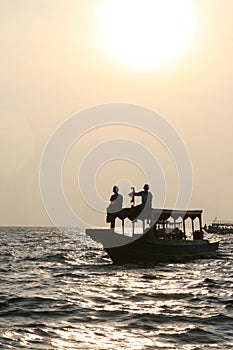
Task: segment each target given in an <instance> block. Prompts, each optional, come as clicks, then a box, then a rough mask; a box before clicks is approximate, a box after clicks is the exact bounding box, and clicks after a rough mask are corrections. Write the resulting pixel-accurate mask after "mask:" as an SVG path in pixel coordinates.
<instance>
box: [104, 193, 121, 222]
mask: <svg viewBox="0 0 233 350" xmlns="http://www.w3.org/2000/svg"><path fill="white" fill-rule="evenodd" d="M112 190H113V195H111V197H110V202H111V203H110V204H109V206H108V208H107V222H110V223H111V228H114V227H115V220H116V217H117V213H119V211H121V209H122V203H123V197H122V195H121V194H120V193H119V188H118V187H117V186H114V187H113V189H112Z"/></svg>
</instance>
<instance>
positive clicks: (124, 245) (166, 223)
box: [86, 207, 219, 265]
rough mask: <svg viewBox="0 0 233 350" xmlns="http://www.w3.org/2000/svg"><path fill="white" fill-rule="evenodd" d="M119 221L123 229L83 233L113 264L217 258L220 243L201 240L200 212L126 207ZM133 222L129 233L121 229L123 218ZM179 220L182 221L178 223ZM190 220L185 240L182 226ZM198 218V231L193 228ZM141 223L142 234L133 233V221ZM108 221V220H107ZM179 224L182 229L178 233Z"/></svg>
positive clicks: (95, 230)
mask: <svg viewBox="0 0 233 350" xmlns="http://www.w3.org/2000/svg"><path fill="white" fill-rule="evenodd" d="M114 215H115V217H118V218H120V220H121V221H122V230H121V232H120V233H117V232H116V231H115V230H114V229H102V228H100V229H87V230H86V234H87V235H88V236H90V237H91V238H92V239H93V240H95V241H97V242H101V243H102V245H103V248H104V250H105V251H106V252H107V253H108V255H109V256H110V258H111V259H112V261H113V262H114V263H115V264H120V265H121V264H148V263H149V264H151V263H152V264H153V263H161V262H182V261H188V260H193V259H205V258H216V256H217V252H218V246H219V242H212V243H211V242H209V241H208V240H206V239H203V231H202V218H201V216H202V210H188V211H182V210H169V209H148V210H146V212H145V211H144V210H142V207H133V208H125V209H122V210H121V211H120V212H118V213H115V214H114ZM126 218H127V219H130V221H131V222H132V227H131V232H130V234H126V232H125V229H124V221H125V219H126ZM179 218H181V221H178V220H179ZM187 219H191V223H192V239H187V237H186V230H185V224H186V220H187ZM195 219H198V222H199V229H198V230H195V229H194V226H195V225H194V221H195ZM138 220H141V221H142V226H143V227H142V229H143V231H142V234H137V233H136V232H135V222H136V221H138ZM108 221H109V220H108ZM147 222H148V223H149V226H147ZM181 223H182V230H181Z"/></svg>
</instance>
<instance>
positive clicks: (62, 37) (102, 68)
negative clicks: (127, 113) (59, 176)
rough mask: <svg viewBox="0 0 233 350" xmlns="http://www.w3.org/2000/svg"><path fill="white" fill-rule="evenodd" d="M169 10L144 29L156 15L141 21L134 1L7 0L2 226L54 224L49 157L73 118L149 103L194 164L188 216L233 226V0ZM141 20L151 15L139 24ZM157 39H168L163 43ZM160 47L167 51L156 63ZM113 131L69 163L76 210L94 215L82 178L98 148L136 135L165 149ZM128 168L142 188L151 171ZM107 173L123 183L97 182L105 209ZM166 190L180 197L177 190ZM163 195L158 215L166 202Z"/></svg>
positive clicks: (204, 0) (2, 6) (1, 86)
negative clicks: (43, 185) (53, 140)
mask: <svg viewBox="0 0 233 350" xmlns="http://www.w3.org/2000/svg"><path fill="white" fill-rule="evenodd" d="M163 2H164V1H162V0H161V1H155V2H154V3H155V5H153V6H154V8H153V10H154V11H155V19H156V18H157V20H156V21H157V22H156V21H155V22H156V23H158V18H160V20H161V16H160V17H156V11H157V10H158V12H159V11H160V10H161V11H162V16H163V17H162V19H163V21H162V22H159V26H157V27H153V26H148V28H146V30H147V31H146V30H145V27H146V25H147V24H146V23H147V21H146V20H145V18H146V16H149V13H150V18H149V19H148V21H149V20H150V21H152V22H153V18H152V17H153V16H152V17H151V13H152V14H153V11H152V10H151V11H149V12H147V14H143V11H144V8H143V7H141V10H140V7H139V10H138V7H137V6H136V5H135V12H134V5H133V4H134V3H135V4H136V3H137V2H136V1H135V2H132V1H127V0H125V1H118V2H117V1H115V4H117V7H115V10H114V6H116V5H115V4H114V2H112V1H111V0H109V1H108V0H107V1H104V0H96V1H94V0H56V1H55V0H39V1H31V0H8V1H4V0H0V48H1V55H0V72H1V80H0V98H1V111H0V115H1V129H0V130H1V137H0V143H1V146H0V153H1V166H0V174H1V192H0V199H1V214H0V225H48V224H51V222H50V220H49V218H48V216H47V214H46V210H45V208H44V206H43V203H42V200H41V195H40V186H39V168H40V160H41V156H42V152H43V149H44V147H45V146H46V143H47V142H48V139H49V137H50V135H51V134H52V133H53V132H54V131H55V130H56V128H57V127H58V126H59V125H61V124H62V123H63V122H64V121H65V120H67V118H69V117H70V116H71V115H73V114H75V113H78V112H79V111H81V110H83V109H86V108H89V107H91V106H95V105H101V104H106V103H112V102H125V103H130V104H135V105H140V106H143V107H145V108H149V109H151V110H154V111H157V112H158V113H159V114H160V115H161V116H163V117H164V118H165V119H166V120H167V121H169V122H170V123H171V124H172V125H173V127H174V129H176V130H177V132H178V133H179V134H180V136H181V138H182V139H183V141H184V143H185V144H186V146H187V148H188V150H189V153H190V156H191V162H192V166H193V174H194V188H193V195H192V199H191V204H190V207H191V208H202V209H203V210H204V214H205V215H204V222H207V223H209V222H210V221H211V220H212V219H213V218H214V217H215V216H217V217H218V218H219V219H232V220H233V180H232V179H233V1H232V0H221V1H220V0H195V1H192V0H191V1H189V0H186V1H185V2H184V3H185V4H186V5H185V6H186V7H187V9H188V10H187V11H189V12H187V13H186V12H184V13H183V12H182V1H180V0H179V1H178V0H177V1H176V0H174V1H172V4H174V3H177V13H175V11H176V8H174V6H173V5H172V8H170V7H169V6H167V8H166V11H165V10H164V8H161V6H160V5H159V4H162V3H163ZM110 3H111V4H110ZM142 3H144V5H143V6H145V7H146V6H147V5H148V6H150V5H151V1H149V2H148V3H147V2H146V1H144V2H142ZM184 3H183V4H184ZM112 4H113V5H112ZM187 4H188V5H187ZM110 5H111V6H113V7H112V9H113V10H112V9H111V8H110V9H109V6H110ZM111 6H110V7H111ZM155 6H157V10H156V7H155ZM159 6H160V7H159ZM114 11H115V12H114ZM114 13H115V17H114V15H113V14H114ZM140 13H141V15H142V16H143V17H142V18H140V17H139V18H137V16H139V15H140ZM121 15H122V16H123V17H122V18H121ZM174 16H176V21H174V22H172V26H173V29H172V28H170V27H169V23H170V24H171V21H173V19H174ZM106 18H107V20H106ZM187 19H188V20H187ZM132 21H133V22H132ZM163 22H164V23H165V25H163ZM135 23H136V24H135ZM178 26H179V28H178ZM182 26H183V27H182ZM136 27H137V29H136ZM138 27H139V28H140V27H141V30H138ZM128 28H130V29H131V32H128ZM143 28H144V29H143ZM168 29H169V30H170V31H169V30H168ZM178 29H179V30H178ZM153 30H155V31H160V30H161V35H160V36H159V39H158V37H156V33H153ZM122 31H123V36H120V35H122ZM171 33H174V37H171V35H172V34H171ZM184 33H185V35H184V36H183V37H182V35H183V34H184ZM106 34H107V35H106ZM134 34H135V35H136V44H135V43H134V46H133V44H132V48H131V50H128V47H127V45H128V44H127V42H126V43H125V42H123V38H128V37H131V38H134ZM169 37H171V40H170V39H169ZM179 38H180V40H178V39H179ZM134 39H135V38H134ZM162 39H163V40H162ZM148 40H149V43H150V45H149V47H150V48H151V51H150V49H149V48H148V45H147V46H146V43H148ZM159 40H160V41H159ZM169 40H170V41H169ZM164 41H166V43H167V45H168V46H166V48H164V46H163V43H164ZM161 42H162V43H161ZM154 43H155V45H154ZM135 45H136V46H135ZM141 45H142V47H140V46H141ZM158 45H161V46H158ZM154 47H157V48H158V47H159V49H160V50H159V52H160V56H159V60H158V61H157V56H156V55H157V54H156V51H155V50H154ZM137 49H138V51H137ZM127 50H128V51H127ZM163 50H165V51H163ZM161 54H162V56H161ZM140 55H141V56H140ZM163 55H164V56H163ZM139 58H140V59H139ZM151 58H152V60H151ZM137 59H138V60H137ZM147 59H148V60H147ZM111 128H112V129H111ZM111 128H110V129H109V130H101V131H98V132H96V133H95V134H92V135H89V138H88V137H87V138H86V139H85V138H84V139H82V140H80V144H79V145H78V143H77V145H74V147H73V148H72V151H71V152H70V154H69V155H68V156H67V162H66V165H64V174H63V177H64V191H65V192H66V196H67V199H68V200H69V202H70V206H71V207H72V209H73V210H74V211H75V212H83V211H85V209H84V208H85V203H82V201H81V198H80V195H79V189H78V186H77V182H76V180H75V175H74V174H75V172H76V170H77V167H78V164H79V162H81V161H82V157H81V155H83V156H84V155H85V153H87V152H88V151H89V150H90V149H91V148H93V147H94V145H95V142H96V140H98V142H104V140H105V135H108V136H109V135H110V136H111V135H114V136H115V137H121V136H122V135H124V136H125V137H127V135H129V133H130V134H131V135H133V137H134V138H136V139H137V140H140V143H141V144H144V143H145V145H147V146H148V147H150V146H151V149H152V150H153V152H154V153H155V154H156V152H157V150H159V147H160V146H159V145H156V144H154V145H152V140H151V144H150V140H149V138H147V137H146V136H145V137H144V135H143V133H141V134H140V133H138V132H137V131H136V130H134V131H133V130H126V128H124V127H122V128H119V127H118V128H116V129H114V127H113V126H111ZM105 132H106V133H105ZM87 136H88V135H87ZM90 140H92V144H91V142H90ZM162 153H163V152H162V151H161V153H160V152H159V151H158V154H159V155H160V156H161V163H162V164H163V162H164V167H165V171H166V172H167V174H168V175H167V176H168V178H169V177H171V173H172V167H173V166H172V165H170V164H169V162H166V156H165V155H164V156H163V155H161V154H162ZM157 156H158V155H157ZM121 162H122V163H118V164H117V167H118V168H119V169H120V168H121V171H122V169H123V168H124V166H125V172H126V178H127V176H128V174H130V171H133V175H135V184H136V186H137V188H138V189H140V186H141V183H142V185H143V182H144V177H143V176H142V174H141V173H140V172H137V171H136V170H135V168H132V169H131V168H130V166H131V165H130V164H125V165H124V163H123V162H124V161H121ZM111 167H112V168H111ZM119 169H118V170H119ZM107 170H108V171H107ZM108 174H114V163H113V164H109V169H104V168H102V169H101V170H100V173H99V175H98V178H97V180H98V181H97V184H96V186H97V188H98V191H99V193H100V194H101V196H102V197H103V199H104V200H106V205H107V204H108V198H109V196H110V194H111V187H112V184H114V183H112V182H116V181H117V180H118V179H117V177H116V178H114V177H112V178H109V176H108ZM133 175H132V174H131V175H129V176H130V177H131V178H130V180H131V182H134V179H133ZM111 176H112V175H111ZM168 182H169V181H168ZM171 183H172V182H171ZM168 188H169V192H170V193H171V196H173V197H174V196H175V195H174V193H173V192H174V190H173V189H172V186H170V187H168ZM154 197H155V202H154V205H155V206H156V193H154ZM170 203H171V200H170V199H169V198H168V200H167V205H169V204H170ZM81 204H83V206H82V205H81ZM88 210H89V209H88ZM88 213H89V212H88ZM83 215H84V214H83ZM90 215H92V214H91V212H90ZM93 216H94V214H93ZM98 220H99V219H98V218H97V221H98ZM98 222H100V224H101V221H98ZM103 223H104V216H103ZM93 224H96V222H93Z"/></svg>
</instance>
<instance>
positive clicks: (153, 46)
mask: <svg viewBox="0 0 233 350" xmlns="http://www.w3.org/2000/svg"><path fill="white" fill-rule="evenodd" d="M97 17H98V21H97V23H95V24H96V27H95V39H96V40H97V42H98V45H99V47H100V48H101V49H102V50H103V51H104V53H105V55H107V56H108V57H110V58H111V60H114V61H115V62H117V63H120V64H123V65H125V66H127V67H129V68H133V69H134V68H136V69H151V68H160V67H164V66H166V65H168V64H169V63H171V62H172V61H174V60H175V59H176V58H178V57H180V56H182V55H185V54H186V53H188V52H189V51H190V49H191V47H192V45H193V42H194V39H195V35H196V33H197V27H198V26H197V14H196V8H195V1H194V0H106V1H104V3H103V6H102V8H101V9H100V11H99V15H98V16H97Z"/></svg>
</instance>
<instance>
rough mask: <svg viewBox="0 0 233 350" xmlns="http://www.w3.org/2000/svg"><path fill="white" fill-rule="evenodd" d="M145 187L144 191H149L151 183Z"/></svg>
mask: <svg viewBox="0 0 233 350" xmlns="http://www.w3.org/2000/svg"><path fill="white" fill-rule="evenodd" d="M143 189H144V191H146V192H147V191H149V185H147V184H145V185H144V186H143Z"/></svg>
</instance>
